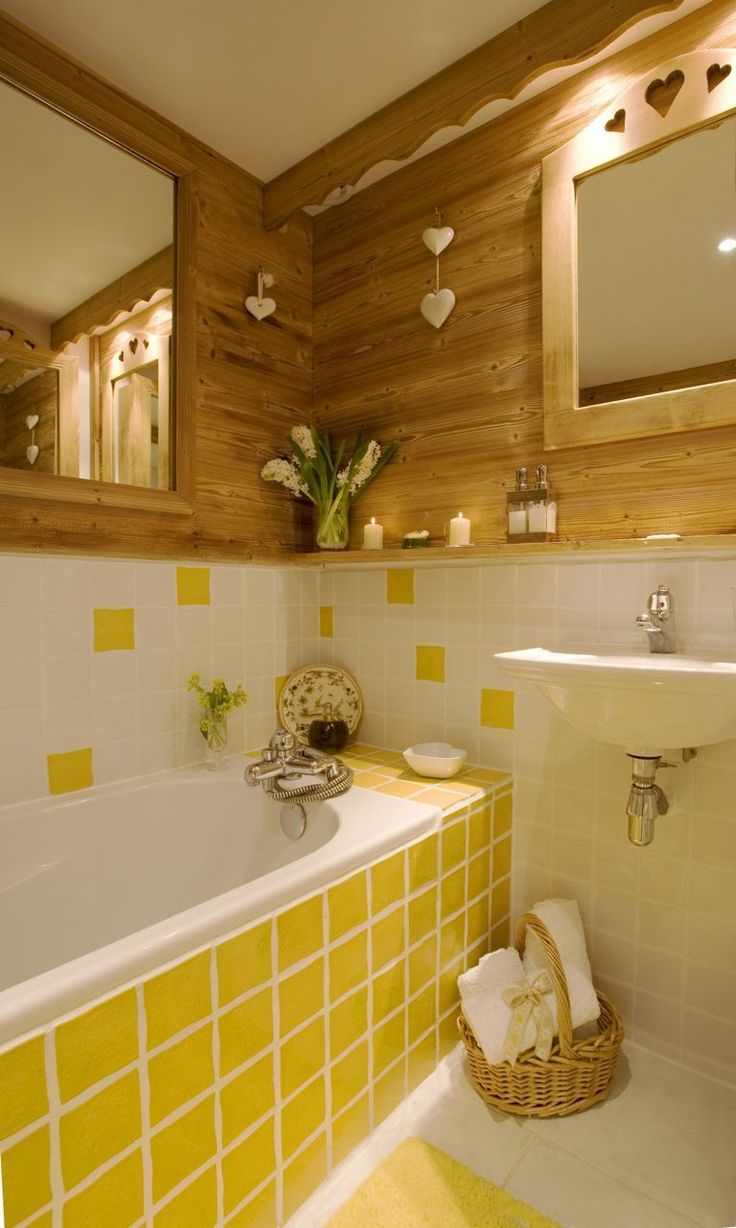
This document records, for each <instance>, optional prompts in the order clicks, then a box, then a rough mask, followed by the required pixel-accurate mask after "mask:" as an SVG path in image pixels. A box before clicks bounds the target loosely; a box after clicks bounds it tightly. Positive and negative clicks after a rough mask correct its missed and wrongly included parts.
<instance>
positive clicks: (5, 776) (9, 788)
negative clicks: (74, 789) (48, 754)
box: [0, 753, 49, 806]
mask: <svg viewBox="0 0 736 1228" xmlns="http://www.w3.org/2000/svg"><path fill="white" fill-rule="evenodd" d="M48 791H49V782H48V776H47V774H46V759H45V757H44V756H43V755H40V754H36V753H34V754H31V755H17V756H16V757H15V758H12V759H0V806H12V805H14V804H15V803H16V802H26V801H31V800H32V799H33V798H36V797H46V796H47V794H48Z"/></svg>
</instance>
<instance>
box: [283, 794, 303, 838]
mask: <svg viewBox="0 0 736 1228" xmlns="http://www.w3.org/2000/svg"><path fill="white" fill-rule="evenodd" d="M306 827H307V812H306V810H305V809H304V807H303V806H302V804H301V802H287V803H286V804H285V805H283V806H282V807H281V830H282V832H283V833H284V835H285V836H288V837H289V839H290V840H298V839H299V837H300V836H303V835H304V832H305V830H306Z"/></svg>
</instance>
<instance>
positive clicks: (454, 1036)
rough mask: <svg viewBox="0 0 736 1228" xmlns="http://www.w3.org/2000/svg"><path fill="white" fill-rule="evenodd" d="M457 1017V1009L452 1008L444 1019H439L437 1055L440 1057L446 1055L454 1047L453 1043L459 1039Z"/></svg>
mask: <svg viewBox="0 0 736 1228" xmlns="http://www.w3.org/2000/svg"><path fill="white" fill-rule="evenodd" d="M457 1017H458V1011H456V1010H453V1011H452V1012H451V1013H450V1014H449V1015H446V1016H445V1018H444V1019H441V1020H440V1026H439V1034H440V1043H439V1057H440V1059H441V1058H443V1057H446V1056H447V1054H448V1053H449V1052H450V1050H451V1049H454V1048H455V1045H456V1044H457V1042H458V1040H459V1039H460V1036H459V1034H458V1030H457Z"/></svg>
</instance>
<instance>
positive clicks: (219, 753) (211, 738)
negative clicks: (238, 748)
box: [202, 713, 227, 772]
mask: <svg viewBox="0 0 736 1228" xmlns="http://www.w3.org/2000/svg"><path fill="white" fill-rule="evenodd" d="M205 723H206V729H202V733H203V735H204V739H205V742H206V743H207V749H206V751H205V756H204V761H205V764H206V766H207V767H208V768H209V770H210V771H211V772H223V771H224V770H225V768H226V767H227V764H226V763H225V760H224V752H225V747H226V746H227V717H226V716H224V715H223V714H222V713H220V714H211V715H210V716H209V717H207V720H206V722H203V724H205Z"/></svg>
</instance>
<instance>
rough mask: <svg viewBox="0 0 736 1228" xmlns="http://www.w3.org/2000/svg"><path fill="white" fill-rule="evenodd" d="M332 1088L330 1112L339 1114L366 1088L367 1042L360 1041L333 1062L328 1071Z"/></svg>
mask: <svg viewBox="0 0 736 1228" xmlns="http://www.w3.org/2000/svg"><path fill="white" fill-rule="evenodd" d="M330 1083H331V1087H332V1112H333V1115H334V1114H335V1113H339V1112H340V1110H341V1109H344V1108H345V1105H346V1104H349V1102H350V1101H351V1100H354V1099H355V1097H356V1096H357V1095H359V1094H360V1092H362V1091H363V1089H364V1088H365V1087H367V1086H368V1041H367V1040H364V1041H361V1043H360V1044H359V1045H356V1047H355V1048H354V1049H351V1050H350V1052H349V1053H346V1054H345V1056H344V1057H341V1058H340V1060H339V1061H337V1062H335V1064H334V1066H333V1067H332V1070H331V1071H330Z"/></svg>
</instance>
